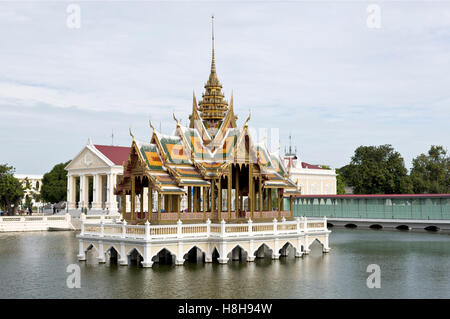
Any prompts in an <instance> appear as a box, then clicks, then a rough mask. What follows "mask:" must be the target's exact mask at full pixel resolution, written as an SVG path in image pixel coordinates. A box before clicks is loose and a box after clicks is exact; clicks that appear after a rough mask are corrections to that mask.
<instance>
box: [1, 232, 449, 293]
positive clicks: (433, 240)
mask: <svg viewBox="0 0 450 319" xmlns="http://www.w3.org/2000/svg"><path fill="white" fill-rule="evenodd" d="M332 231H333V232H332V234H331V235H330V246H331V249H332V250H331V252H330V253H329V254H324V255H322V252H321V246H320V245H318V244H317V246H315V244H314V245H313V247H312V251H311V254H310V255H308V256H305V257H304V258H300V259H295V258H282V259H280V260H278V261H272V260H270V259H259V260H258V259H257V260H256V261H255V262H254V263H242V262H241V263H240V262H237V261H234V262H229V263H228V264H227V265H219V264H187V265H186V264H185V265H184V266H170V265H160V266H158V265H157V264H154V266H153V268H148V269H143V268H137V267H127V266H118V265H110V264H100V265H99V264H96V263H94V262H90V261H89V260H88V262H80V263H78V261H77V259H76V255H77V253H78V251H77V250H78V241H77V240H76V238H75V233H74V232H32V233H9V234H0V243H1V245H0V283H1V284H0V288H1V289H0V298H450V236H449V235H445V234H430V233H414V232H400V231H375V230H348V229H337V228H333V229H332ZM72 263H76V264H79V265H80V267H81V288H80V289H70V288H67V285H66V279H67V276H68V275H69V274H68V273H66V267H67V265H69V264H72ZM369 264H378V265H379V266H380V267H381V288H380V289H369V288H367V286H366V279H367V277H368V276H369V275H370V274H369V273H367V272H366V268H367V266H368V265H369Z"/></svg>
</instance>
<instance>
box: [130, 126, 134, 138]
mask: <svg viewBox="0 0 450 319" xmlns="http://www.w3.org/2000/svg"><path fill="white" fill-rule="evenodd" d="M129 130H130V136H131V137H132V138H133V140H134V135H133V132H131V125H130V127H129Z"/></svg>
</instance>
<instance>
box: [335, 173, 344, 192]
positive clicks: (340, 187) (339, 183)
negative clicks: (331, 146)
mask: <svg viewBox="0 0 450 319" xmlns="http://www.w3.org/2000/svg"><path fill="white" fill-rule="evenodd" d="M336 174H337V176H336V193H337V194H339V195H341V194H345V182H344V177H343V176H342V174H341V173H340V171H339V169H338V168H336Z"/></svg>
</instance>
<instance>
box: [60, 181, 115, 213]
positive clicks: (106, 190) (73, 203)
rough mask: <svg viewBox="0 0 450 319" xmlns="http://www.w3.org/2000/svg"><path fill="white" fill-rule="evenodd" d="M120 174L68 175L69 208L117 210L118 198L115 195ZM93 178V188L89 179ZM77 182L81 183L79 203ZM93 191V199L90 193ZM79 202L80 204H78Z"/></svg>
mask: <svg viewBox="0 0 450 319" xmlns="http://www.w3.org/2000/svg"><path fill="white" fill-rule="evenodd" d="M117 176H118V174H115V173H109V174H106V173H105V174H102V173H97V174H79V175H75V174H73V175H68V176H67V201H68V208H69V209H75V208H80V209H84V208H87V209H95V210H101V209H109V210H110V211H117V209H118V206H117V204H118V203H117V199H116V196H115V195H114V187H115V186H116V180H117ZM90 178H92V179H93V183H92V189H90V188H89V179H90ZM77 184H79V196H78V203H77V193H76V192H77ZM90 192H92V201H90V200H89V194H90ZM77 204H78V205H77Z"/></svg>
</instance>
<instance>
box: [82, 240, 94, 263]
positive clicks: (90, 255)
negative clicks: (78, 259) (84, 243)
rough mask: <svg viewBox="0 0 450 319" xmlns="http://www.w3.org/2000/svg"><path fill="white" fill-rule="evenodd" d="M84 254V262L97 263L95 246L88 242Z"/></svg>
mask: <svg viewBox="0 0 450 319" xmlns="http://www.w3.org/2000/svg"><path fill="white" fill-rule="evenodd" d="M84 252H85V255H86V263H88V264H96V263H97V248H96V247H95V246H94V245H93V244H90V245H89V246H88V247H87V248H86V250H85V251H84Z"/></svg>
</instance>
